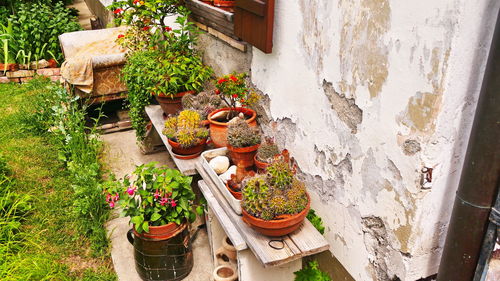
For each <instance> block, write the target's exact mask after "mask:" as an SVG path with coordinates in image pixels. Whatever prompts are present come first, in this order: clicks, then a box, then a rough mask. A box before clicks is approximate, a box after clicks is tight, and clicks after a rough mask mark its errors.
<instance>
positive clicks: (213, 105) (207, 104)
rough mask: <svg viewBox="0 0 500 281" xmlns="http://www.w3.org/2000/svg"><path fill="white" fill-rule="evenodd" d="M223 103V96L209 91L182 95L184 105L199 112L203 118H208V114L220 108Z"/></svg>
mask: <svg viewBox="0 0 500 281" xmlns="http://www.w3.org/2000/svg"><path fill="white" fill-rule="evenodd" d="M221 104H222V100H221V98H220V97H219V96H218V95H214V94H210V93H209V92H201V93H199V94H198V95H192V94H187V95H185V96H184V97H182V106H183V107H184V108H186V109H191V110H194V111H196V112H198V113H199V114H200V115H201V118H202V120H205V119H207V116H208V114H210V113H211V112H212V111H214V110H216V109H218V108H220V107H221Z"/></svg>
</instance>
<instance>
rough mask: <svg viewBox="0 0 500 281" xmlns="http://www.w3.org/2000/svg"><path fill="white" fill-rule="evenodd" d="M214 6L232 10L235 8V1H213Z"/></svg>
mask: <svg viewBox="0 0 500 281" xmlns="http://www.w3.org/2000/svg"><path fill="white" fill-rule="evenodd" d="M213 2H214V6H216V7H225V8H232V7H234V2H235V1H234V0H213Z"/></svg>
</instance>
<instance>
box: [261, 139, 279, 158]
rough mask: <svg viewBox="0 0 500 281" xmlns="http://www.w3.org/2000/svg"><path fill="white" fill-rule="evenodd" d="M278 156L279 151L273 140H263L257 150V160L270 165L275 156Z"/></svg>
mask: <svg viewBox="0 0 500 281" xmlns="http://www.w3.org/2000/svg"><path fill="white" fill-rule="evenodd" d="M278 154H280V150H279V148H278V146H277V145H276V143H274V140H273V139H271V138H265V141H264V142H263V143H262V144H261V145H260V146H259V149H258V150H257V160H259V161H261V162H265V163H271V162H272V161H273V159H274V157H275V156H276V155H278Z"/></svg>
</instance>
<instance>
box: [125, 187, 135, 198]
mask: <svg viewBox="0 0 500 281" xmlns="http://www.w3.org/2000/svg"><path fill="white" fill-rule="evenodd" d="M135 189H136V188H135V187H133V186H129V187H128V188H127V193H128V195H130V196H132V195H134V193H135Z"/></svg>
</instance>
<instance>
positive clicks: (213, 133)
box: [207, 107, 257, 147]
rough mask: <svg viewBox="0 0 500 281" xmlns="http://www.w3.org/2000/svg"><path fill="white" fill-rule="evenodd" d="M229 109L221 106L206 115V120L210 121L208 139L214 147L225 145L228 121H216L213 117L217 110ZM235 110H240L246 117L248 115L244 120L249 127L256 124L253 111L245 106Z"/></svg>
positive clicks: (255, 116) (255, 115)
mask: <svg viewBox="0 0 500 281" xmlns="http://www.w3.org/2000/svg"><path fill="white" fill-rule="evenodd" d="M229 110H230V109H229V108H228V107H225V108H221V109H218V110H215V111H213V112H211V113H210V114H209V115H208V117H207V119H208V121H209V122H210V139H211V140H212V142H213V143H214V145H215V147H225V146H227V127H228V125H229V124H228V122H221V121H217V120H216V119H214V118H215V116H217V114H218V113H219V112H224V111H229ZM236 111H237V112H242V113H243V114H245V116H246V117H248V119H246V120H245V121H246V122H247V123H248V125H250V127H256V126H257V121H256V120H255V118H257V114H256V113H255V111H253V110H252V109H250V108H245V107H237V108H236Z"/></svg>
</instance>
